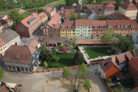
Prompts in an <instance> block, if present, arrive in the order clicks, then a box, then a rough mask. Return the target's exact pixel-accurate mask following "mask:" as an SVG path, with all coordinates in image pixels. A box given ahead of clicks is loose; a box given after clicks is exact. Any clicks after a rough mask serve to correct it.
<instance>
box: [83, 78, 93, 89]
mask: <svg viewBox="0 0 138 92" xmlns="http://www.w3.org/2000/svg"><path fill="white" fill-rule="evenodd" d="M83 87H84V88H85V89H86V90H88V92H89V89H90V88H91V82H90V80H85V82H84V84H83Z"/></svg>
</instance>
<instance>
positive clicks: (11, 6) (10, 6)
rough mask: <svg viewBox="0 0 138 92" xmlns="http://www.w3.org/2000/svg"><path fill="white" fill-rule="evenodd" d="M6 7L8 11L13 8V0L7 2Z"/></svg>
mask: <svg viewBox="0 0 138 92" xmlns="http://www.w3.org/2000/svg"><path fill="white" fill-rule="evenodd" d="M8 7H9V8H10V9H12V8H15V2H14V0H9V1H8Z"/></svg>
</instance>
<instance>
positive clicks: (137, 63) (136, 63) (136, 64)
mask: <svg viewBox="0 0 138 92" xmlns="http://www.w3.org/2000/svg"><path fill="white" fill-rule="evenodd" d="M129 65H130V66H131V67H132V68H133V69H135V70H136V71H137V72H138V58H133V59H132V60H131V61H130V62H129Z"/></svg>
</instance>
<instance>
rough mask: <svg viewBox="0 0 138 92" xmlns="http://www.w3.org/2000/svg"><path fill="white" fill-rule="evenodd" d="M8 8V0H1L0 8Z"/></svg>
mask: <svg viewBox="0 0 138 92" xmlns="http://www.w3.org/2000/svg"><path fill="white" fill-rule="evenodd" d="M5 8H6V2H5V0H0V10H3V9H5Z"/></svg>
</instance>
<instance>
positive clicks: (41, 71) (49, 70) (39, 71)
mask: <svg viewBox="0 0 138 92" xmlns="http://www.w3.org/2000/svg"><path fill="white" fill-rule="evenodd" d="M88 66H89V65H88ZM78 67H79V65H76V66H73V67H64V68H52V69H43V70H36V71H32V73H45V72H58V71H63V70H64V69H66V68H68V69H70V70H74V69H77V68H78Z"/></svg>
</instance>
